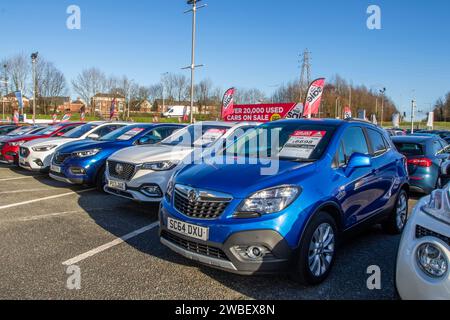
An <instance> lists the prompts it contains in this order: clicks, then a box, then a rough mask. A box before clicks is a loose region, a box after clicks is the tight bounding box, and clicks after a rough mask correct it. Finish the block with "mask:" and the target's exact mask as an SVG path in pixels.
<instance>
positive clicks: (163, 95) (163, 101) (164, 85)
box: [161, 72, 169, 113]
mask: <svg viewBox="0 0 450 320" xmlns="http://www.w3.org/2000/svg"><path fill="white" fill-rule="evenodd" d="M168 74H169V72H164V73H162V74H161V78H162V81H161V84H162V103H163V105H162V112H163V113H164V112H166V96H165V95H166V84H165V83H164V77H165V76H167V75H168Z"/></svg>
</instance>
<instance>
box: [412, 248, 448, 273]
mask: <svg viewBox="0 0 450 320" xmlns="http://www.w3.org/2000/svg"><path fill="white" fill-rule="evenodd" d="M417 264H418V265H419V267H420V269H422V271H423V272H425V274H427V275H428V276H430V277H433V278H441V277H443V276H444V275H445V274H446V273H447V269H448V262H447V259H446V257H445V254H444V252H442V250H441V249H440V248H439V247H438V246H436V245H434V244H432V243H424V244H422V245H421V246H420V247H419V249H417Z"/></svg>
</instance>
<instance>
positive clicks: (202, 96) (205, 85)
mask: <svg viewBox="0 0 450 320" xmlns="http://www.w3.org/2000/svg"><path fill="white" fill-rule="evenodd" d="M212 86H213V85H212V81H211V79H204V80H202V81H200V82H199V84H197V85H196V89H195V100H196V101H197V103H198V109H199V110H198V111H199V112H200V113H202V111H203V108H204V107H206V106H207V105H208V103H209V102H210V100H211V99H210V95H211V90H212Z"/></svg>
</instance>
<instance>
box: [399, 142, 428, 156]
mask: <svg viewBox="0 0 450 320" xmlns="http://www.w3.org/2000/svg"><path fill="white" fill-rule="evenodd" d="M394 144H395V147H396V148H397V150H398V152H400V153H401V154H403V155H404V156H407V157H413V156H423V155H425V151H424V147H423V146H422V145H421V144H419V143H408V142H395V143H394Z"/></svg>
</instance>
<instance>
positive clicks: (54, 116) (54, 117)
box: [52, 113, 58, 123]
mask: <svg viewBox="0 0 450 320" xmlns="http://www.w3.org/2000/svg"><path fill="white" fill-rule="evenodd" d="M52 120H53V123H56V121H57V120H58V115H57V114H56V113H54V114H53V116H52Z"/></svg>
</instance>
